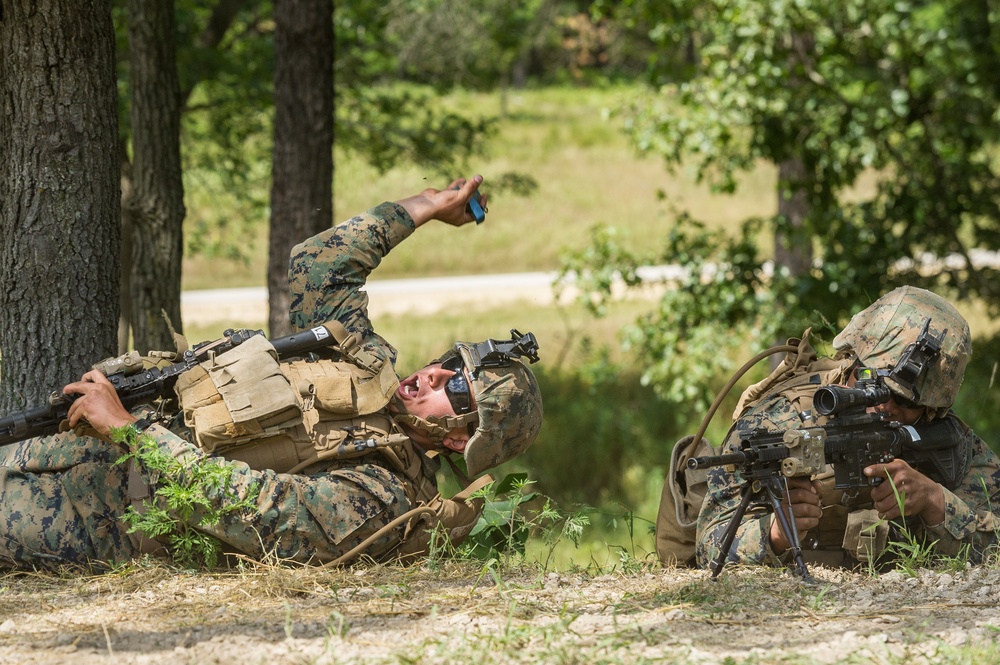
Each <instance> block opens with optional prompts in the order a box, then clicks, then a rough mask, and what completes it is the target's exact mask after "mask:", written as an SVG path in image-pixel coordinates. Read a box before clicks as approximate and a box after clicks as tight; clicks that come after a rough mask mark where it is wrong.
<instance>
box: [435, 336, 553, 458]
mask: <svg viewBox="0 0 1000 665" xmlns="http://www.w3.org/2000/svg"><path fill="white" fill-rule="evenodd" d="M456 353H457V354H458V355H460V356H461V357H462V362H463V363H464V364H465V368H466V370H467V371H468V374H469V377H470V378H471V388H472V392H473V396H474V397H475V400H476V411H477V412H478V415H479V422H478V423H477V425H476V431H475V432H474V433H473V435H472V438H470V439H469V442H468V443H467V444H466V446H465V453H464V457H465V464H466V468H467V470H468V472H469V475H470V476H477V475H479V474H480V473H482V472H483V471H486V470H487V469H490V468H492V467H494V466H497V465H499V464H502V463H504V462H506V461H508V460H511V459H513V458H515V457H517V456H518V455H520V454H521V453H523V452H524V451H525V450H527V449H528V446H530V445H531V444H532V443H533V442H534V440H535V437H537V436H538V432H539V430H540V429H541V427H542V394H541V391H539V389H538V381H537V380H536V379H535V375H534V374H532V372H531V370H530V369H528V366H527V365H526V364H525V363H524V362H522V361H521V360H519V359H514V358H511V359H510V363H509V364H507V365H505V366H502V367H482V366H481V367H479V369H478V370H477V369H476V362H475V355H474V350H473V348H472V345H470V344H467V343H465V342H459V343H457V344H456V345H455V348H454V350H452V351H449V352H448V353H447V354H445V356H443V357H442V358H441V360H444V359H445V358H447V357H449V356H451V355H453V354H456Z"/></svg>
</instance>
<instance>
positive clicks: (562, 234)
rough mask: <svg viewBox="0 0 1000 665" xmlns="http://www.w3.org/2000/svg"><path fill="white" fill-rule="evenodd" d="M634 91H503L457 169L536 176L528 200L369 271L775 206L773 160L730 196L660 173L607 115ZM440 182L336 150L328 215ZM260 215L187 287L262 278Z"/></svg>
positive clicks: (195, 198)
mask: <svg viewBox="0 0 1000 665" xmlns="http://www.w3.org/2000/svg"><path fill="white" fill-rule="evenodd" d="M636 90H637V88H629V87H623V88H609V89H593V90H579V89H569V88H565V89H564V88H546V89H541V90H525V91H519V92H516V93H514V94H512V95H511V97H510V112H509V115H508V116H507V117H506V118H503V119H501V120H500V122H499V125H498V132H497V134H496V136H495V137H494V138H493V139H492V140H491V141H490V145H489V154H488V156H487V157H486V158H482V159H480V158H476V159H470V160H469V164H468V167H467V172H463V173H458V174H455V175H456V176H457V175H471V174H473V173H481V174H482V175H483V176H484V177H485V178H486V182H485V184H484V186H483V191H484V192H487V193H490V179H491V177H498V176H499V175H500V174H502V173H507V172H518V173H522V174H524V175H526V176H529V177H531V178H532V179H534V180H535V181H536V182H537V184H538V190H537V191H536V192H535V193H534V195H532V196H527V197H524V196H515V195H513V194H511V193H510V192H496V191H494V192H492V193H491V197H490V202H489V214H488V215H487V221H486V222H485V223H484V224H482V225H480V226H475V225H472V226H466V227H464V228H462V229H457V230H456V229H454V228H451V227H445V226H444V225H436V224H432V225H428V226H427V227H424V228H422V229H420V231H419V232H418V233H417V234H415V235H414V236H413V237H412V238H410V239H409V240H408V241H407V242H406V243H404V244H403V245H401V246H400V247H398V248H397V249H396V250H395V251H394V252H393V253H392V254H390V256H389V257H388V258H387V259H386V260H385V261H384V263H383V265H382V266H381V267H380V269H379V271H378V273H377V276H376V278H388V277H402V276H426V275H442V274H450V275H461V274H488V273H498V272H521V271H533V270H553V269H556V268H557V267H558V265H559V256H560V254H561V253H562V252H564V251H566V250H567V249H571V248H579V247H581V246H583V245H584V244H585V243H586V242H587V241H588V238H589V234H588V229H589V228H590V227H591V226H593V225H595V224H599V223H600V224H610V225H616V226H620V227H623V228H627V229H629V237H628V239H627V240H626V244H627V245H629V246H631V247H632V248H633V249H635V250H636V251H640V252H644V253H646V252H655V251H657V250H658V249H659V247H660V243H661V238H662V236H663V234H664V232H665V230H666V226H667V224H668V222H669V220H670V219H672V214H673V211H674V210H677V209H686V210H690V211H692V213H693V214H695V215H696V216H697V217H698V218H701V219H704V220H705V221H707V222H709V223H710V224H712V225H715V226H728V225H735V224H736V223H737V222H738V221H739V220H741V219H743V218H744V217H747V216H749V215H757V214H768V213H771V212H773V210H774V207H775V205H776V203H775V202H776V198H775V196H776V195H775V194H774V171H773V169H771V168H768V167H761V168H760V169H759V170H758V171H757V172H754V173H751V174H749V175H748V176H747V177H746V178H745V180H744V182H745V187H743V188H742V189H741V191H740V193H739V194H738V195H737V196H724V195H712V194H710V193H709V191H708V189H707V188H706V187H705V186H703V185H699V184H697V183H695V182H694V181H693V179H692V178H691V176H690V175H689V174H687V173H684V172H681V173H679V174H677V175H669V174H667V173H666V171H665V169H664V166H663V164H662V162H660V161H659V160H658V159H655V158H644V157H641V156H640V155H638V154H637V153H636V152H635V150H634V149H633V148H632V147H631V146H630V144H629V141H628V138H627V137H626V136H625V134H624V133H623V131H622V122H621V120H620V119H619V118H617V117H616V116H614V115H610V116H609V113H608V112H609V111H610V110H613V109H616V108H618V107H619V106H620V105H621V104H622V103H623V102H624V101H625V100H626V99H627V98H628V97H629V96H631V95H633V94H635V92H636ZM446 103H450V104H451V105H452V106H453V107H457V108H461V109H463V110H465V111H467V112H468V113H470V114H474V115H487V116H495V115H497V114H498V113H499V98H498V96H497V95H491V94H485V93H456V94H454V95H452V96H450V97H448V98H447V99H446ZM462 149H463V148H462V146H455V150H456V151H461V150H462ZM444 184H446V183H445V182H444V180H443V179H442V178H441V177H440V176H437V175H435V174H434V173H431V172H428V171H427V170H425V169H419V168H417V167H414V166H406V165H401V166H399V167H396V168H393V169H391V170H390V171H388V172H387V173H384V174H379V173H378V172H376V171H375V170H374V169H373V168H371V167H370V166H368V165H366V164H365V163H364V162H363V160H361V159H360V158H359V157H358V156H354V155H345V154H343V153H341V152H340V151H337V152H336V153H335V173H334V209H335V214H334V217H335V219H336V220H341V219H346V218H347V217H349V216H350V215H353V214H356V213H358V212H361V211H364V210H366V209H368V208H370V207H372V206H374V205H377V204H378V203H381V202H382V201H386V200H396V199H399V198H403V197H405V196H408V195H410V194H413V193H415V192H417V191H419V190H420V189H422V188H424V187H431V186H433V187H441V186H443V185H444ZM235 194H236V195H238V193H235ZM263 194H265V196H264V198H265V199H266V193H263ZM256 195H258V196H260V195H261V193H256ZM216 204H217V202H216V201H213V200H206V198H205V196H204V195H203V194H201V193H200V192H199V190H198V183H197V182H194V183H190V184H189V185H188V197H187V205H188V209H189V217H196V216H197V214H198V211H200V210H204V209H207V208H211V207H212V206H213V205H216ZM223 205H225V203H224V202H223ZM230 205H231V204H230ZM266 221H267V220H265V219H260V220H258V222H257V223H255V224H253V225H252V230H251V231H250V232H248V233H246V234H245V238H244V243H245V244H246V246H247V247H249V248H250V249H248V250H247V254H248V257H249V259H250V260H249V263H248V264H240V263H235V262H232V261H228V260H224V259H218V258H212V259H209V258H205V257H194V258H191V257H189V258H188V259H187V260H186V262H185V270H184V286H185V288H188V289H199V288H218V287H225V286H247V285H255V284H264V275H265V271H264V266H265V265H266V250H267V231H266ZM241 232H242V230H241Z"/></svg>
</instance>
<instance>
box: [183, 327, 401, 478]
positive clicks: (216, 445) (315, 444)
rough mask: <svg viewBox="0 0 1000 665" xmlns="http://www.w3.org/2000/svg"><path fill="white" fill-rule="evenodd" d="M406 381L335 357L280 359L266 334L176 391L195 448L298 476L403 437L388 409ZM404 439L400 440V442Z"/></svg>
mask: <svg viewBox="0 0 1000 665" xmlns="http://www.w3.org/2000/svg"><path fill="white" fill-rule="evenodd" d="M398 385H399V380H398V378H397V377H396V374H395V371H394V370H393V368H392V365H391V363H385V364H383V365H382V367H380V368H379V370H378V372H377V373H375V374H371V373H369V371H368V370H366V369H363V368H361V367H358V366H357V365H354V364H351V363H348V362H339V361H335V360H323V359H321V360H291V361H281V362H279V361H278V360H277V356H276V354H275V352H274V348H273V347H272V346H271V344H270V342H268V341H267V340H266V339H265V338H264V337H263V336H254V337H251V338H250V339H248V340H247V341H245V342H244V343H243V344H241V345H240V346H238V347H236V348H234V349H232V350H229V351H227V352H226V353H224V354H219V355H218V356H215V357H213V358H210V359H209V360H207V361H205V362H203V363H201V364H199V365H198V366H197V367H194V368H192V369H191V370H189V371H187V372H184V373H183V374H181V375H180V376H179V377H178V380H177V384H176V386H175V391H176V393H177V398H178V400H179V402H180V406H181V410H182V412H183V415H184V423H185V424H186V425H187V426H188V427H189V428H190V429H191V431H192V433H193V436H194V440H195V443H196V445H198V446H199V447H200V448H201V449H202V450H203V451H205V452H206V453H209V454H213V455H221V456H224V457H226V458H227V459H233V460H240V461H243V462H246V463H247V464H249V465H250V466H251V467H252V468H255V469H271V470H273V471H276V472H279V473H294V472H297V471H300V470H302V469H303V468H305V467H306V466H309V465H310V464H312V463H315V462H319V461H322V460H326V459H332V458H340V459H342V458H349V457H358V456H361V455H365V454H368V453H370V452H372V451H373V449H374V448H376V447H378V446H379V445H385V444H393V443H399V442H400V441H401V440H402V439H403V438H404V437H402V435H400V434H398V428H397V426H396V425H395V424H394V423H393V422H392V420H391V418H389V416H387V415H385V414H383V413H381V412H382V410H383V409H384V407H385V406H386V405H387V404H388V403H389V400H390V399H391V398H392V395H393V393H394V392H395V390H396V387H397V386H398ZM397 439H398V440H397Z"/></svg>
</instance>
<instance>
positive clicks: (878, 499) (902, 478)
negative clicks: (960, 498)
mask: <svg viewBox="0 0 1000 665" xmlns="http://www.w3.org/2000/svg"><path fill="white" fill-rule="evenodd" d="M865 475H866V476H868V477H870V478H871V477H881V478H885V479H886V480H885V481H883V482H881V483H879V484H878V485H876V486H875V487H874V488H873V489H872V501H874V502H875V509H876V510H878V512H879V514H880V515H882V516H883V517H885V518H886V519H890V520H891V519H894V518H896V517H900V505H899V504H900V503H902V504H903V512H904V513H905V514H906V515H907V516H912V515H919V516H920V517H921V519H923V520H924V522H925V523H926V524H940V523H941V522H943V521H944V488H942V487H941V485H939V484H937V483H936V482H934V481H933V480H931V479H930V478H928V477H927V476H925V475H924V474H922V473H920V472H919V471H917V470H916V469H914V468H913V467H912V466H910V465H909V464H907V463H906V462H905V461H903V460H901V459H895V460H893V461H891V462H887V463H885V464H873V465H872V466H869V467H866V468H865ZM890 479H891V482H890ZM893 486H895V492H894V491H893ZM897 493H898V494H899V499H898V500H897V498H896V494H897Z"/></svg>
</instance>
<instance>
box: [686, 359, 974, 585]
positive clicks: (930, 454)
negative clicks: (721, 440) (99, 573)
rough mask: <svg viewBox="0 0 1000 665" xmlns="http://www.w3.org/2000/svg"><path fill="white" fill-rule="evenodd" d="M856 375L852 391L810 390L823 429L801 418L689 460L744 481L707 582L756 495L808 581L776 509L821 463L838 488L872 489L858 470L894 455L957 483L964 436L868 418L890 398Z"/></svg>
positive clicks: (953, 428) (943, 424) (938, 426)
mask: <svg viewBox="0 0 1000 665" xmlns="http://www.w3.org/2000/svg"><path fill="white" fill-rule="evenodd" d="M857 377H858V380H857V382H856V384H855V386H856V387H854V388H844V387H840V386H824V387H822V388H819V389H818V390H817V391H816V394H815V396H814V397H813V406H814V408H815V409H816V411H817V412H818V413H819V414H820V415H821V416H827V417H828V418H829V419H828V420H827V422H826V424H824V425H822V426H809V425H808V420H807V425H806V426H804V427H801V428H797V429H790V430H786V431H783V432H775V431H770V430H766V429H760V428H757V429H753V430H750V431H748V432H741V433H740V446H739V450H738V451H737V452H732V453H728V454H724V455H710V456H705V457H693V458H691V459H689V460H688V462H687V465H688V468H690V469H707V468H711V467H716V466H731V467H733V469H735V468H736V467H739V468H740V472H741V475H742V477H743V479H744V482H743V485H742V487H741V499H740V504H739V507H738V508H737V510H736V513H735V514H734V515H733V518H732V520H731V521H730V522H729V525H728V526H727V528H726V531H725V533H724V535H723V538H722V543H721V550H720V552H719V555H718V556H717V557H716V559H715V561H713V562H712V577H713V578H715V577H716V576H717V575H718V574H719V573H720V572H721V571H722V568H723V566H724V565H725V562H726V558H727V556H728V553H729V548H730V546H732V543H733V539H734V538H735V537H736V531H737V529H738V528H739V526H740V523H741V522H742V520H743V516H744V514H745V513H746V511H747V508H748V507H749V506H750V504H751V502H754V501H757V503H764V501H763V500H762V498H763V499H766V501H767V503H764V505H765V507H768V508H770V510H772V511H773V512H774V514H775V516H776V518H777V520H778V526H779V528H780V529H781V530H782V533H783V534H784V535H785V537H786V538H787V539H788V542H789V543H790V545H791V547H790V549H791V552H792V557H793V558H794V560H795V563H796V565H797V567H798V570H799V572H800V573H801V574H802V576H803V577H804V578H806V579H808V578H809V572H808V570H807V569H806V565H805V562H804V560H803V558H802V548H801V542H800V539H799V535H798V531H797V529H796V528H795V518H794V515H793V514H792V515H789V514H786V513H785V511H783V510H782V509H781V499H782V498H783V497H785V498H787V497H788V484H787V481H786V479H787V478H792V477H797V476H810V475H812V474H814V473H817V472H818V471H819V470H820V469H821V468H822V466H823V464H831V465H832V466H833V469H834V487H836V488H838V489H851V488H861V487H872V486H874V485H876V484H878V483H879V482H881V481H882V478H879V477H876V478H868V477H867V476H865V475H864V469H865V467H867V466H871V465H873V464H885V463H887V462H890V461H892V460H894V459H896V458H901V459H903V460H905V461H906V462H907V463H908V464H910V465H911V466H913V467H914V468H915V469H917V470H918V471H920V472H921V473H923V474H924V475H927V476H928V477H930V478H931V479H933V480H935V481H936V482H939V483H941V484H943V485H945V486H947V487H954V486H955V484H957V482H958V481H959V479H960V477H961V475H962V473H963V472H964V468H963V460H962V458H961V451H960V450H959V449H958V445H957V444H958V442H960V441H961V440H962V439H963V432H962V429H961V426H960V425H959V424H958V423H957V422H955V421H954V419H951V418H943V419H941V420H938V421H935V422H932V423H928V424H921V425H903V424H902V423H900V422H898V421H894V420H890V419H889V414H887V413H883V412H872V413H869V412H868V409H869V407H872V406H875V405H877V404H882V403H885V402H887V401H888V400H889V397H890V395H891V393H890V391H889V388H888V386H886V385H885V376H884V375H883V374H881V373H877V372H874V371H872V370H869V369H867V368H861V369H859V370H858V374H857ZM789 503H791V501H789ZM789 513H791V510H790V509H789Z"/></svg>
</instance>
